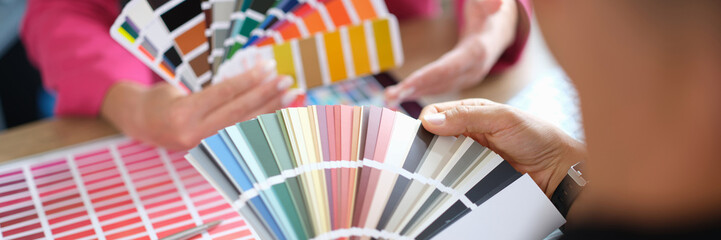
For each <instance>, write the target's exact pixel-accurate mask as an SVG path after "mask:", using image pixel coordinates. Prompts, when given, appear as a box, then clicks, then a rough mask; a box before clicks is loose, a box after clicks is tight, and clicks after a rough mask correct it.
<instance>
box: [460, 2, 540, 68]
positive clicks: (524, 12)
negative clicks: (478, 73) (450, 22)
mask: <svg viewBox="0 0 721 240" xmlns="http://www.w3.org/2000/svg"><path fill="white" fill-rule="evenodd" d="M465 1H466V0H456V16H458V19H457V20H458V26H459V27H463V13H464V11H463V5H464V4H465ZM516 2H517V3H518V6H519V8H518V26H517V28H516V39H515V40H514V41H513V43H511V45H510V46H509V47H508V48H506V51H505V52H503V54H501V57H499V58H498V61H497V62H496V64H495V65H493V67H492V68H491V71H490V72H489V74H495V73H500V72H503V71H505V70H506V69H508V68H509V67H511V66H513V65H514V64H515V63H516V62H517V61H518V59H519V58H520V57H521V53H523V48H524V47H525V46H526V41H527V40H528V34H529V32H530V29H531V28H530V27H531V16H532V15H531V14H532V13H533V5H531V0H516Z"/></svg>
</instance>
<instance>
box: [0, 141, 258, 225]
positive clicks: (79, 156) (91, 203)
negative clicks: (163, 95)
mask: <svg viewBox="0 0 721 240" xmlns="http://www.w3.org/2000/svg"><path fill="white" fill-rule="evenodd" d="M185 154H186V153H185V152H169V151H166V150H164V149H160V148H155V147H151V146H148V145H144V144H141V143H138V142H136V141H132V140H129V139H127V138H113V139H108V140H102V141H99V142H95V143H91V144H87V145H83V146H79V147H75V148H72V149H67V150H63V151H59V152H54V153H49V154H43V155H40V156H37V157H32V158H28V159H23V160H17V161H14V162H11V163H8V164H4V165H2V166H0V239H38V238H46V239H161V238H163V237H166V236H169V235H172V234H175V233H177V232H180V231H183V230H186V229H189V228H192V227H195V226H198V225H201V224H204V223H208V222H212V221H215V220H223V222H222V224H221V225H219V226H217V227H215V228H212V229H210V231H209V232H207V233H203V234H201V235H198V236H196V237H195V238H194V239H253V238H255V237H254V233H253V232H252V230H251V229H250V228H248V226H246V223H245V220H244V219H243V217H241V216H240V215H239V214H238V213H237V212H236V211H234V210H233V209H232V208H231V207H230V205H229V204H228V203H227V201H225V199H223V197H222V196H221V195H220V194H219V193H218V192H216V191H215V189H214V188H213V187H212V186H211V185H210V184H209V183H208V182H206V180H205V178H203V177H202V176H201V175H200V174H199V173H198V172H197V171H196V170H195V168H193V166H191V165H190V164H189V163H188V162H187V161H186V160H185V159H184V157H183V156H184V155H185Z"/></svg>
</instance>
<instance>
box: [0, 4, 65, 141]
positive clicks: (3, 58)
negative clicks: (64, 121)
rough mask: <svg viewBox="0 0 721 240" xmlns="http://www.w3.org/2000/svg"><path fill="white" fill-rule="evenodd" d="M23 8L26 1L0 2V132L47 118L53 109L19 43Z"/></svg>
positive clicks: (38, 77)
mask: <svg viewBox="0 0 721 240" xmlns="http://www.w3.org/2000/svg"><path fill="white" fill-rule="evenodd" d="M26 4H27V1H26V0H0V130H3V129H6V128H11V127H15V126H18V125H21V124H24V123H28V122H32V121H35V120H38V119H41V118H47V117H50V116H52V112H53V106H54V105H55V98H54V97H53V96H52V95H51V94H50V93H48V92H46V91H45V90H44V89H43V87H42V82H41V79H40V74H39V73H38V71H37V69H35V67H33V66H32V64H30V62H29V61H28V58H27V56H26V55H25V47H24V46H23V44H22V43H21V42H20V37H19V28H20V22H21V20H22V17H23V14H24V13H25V6H26Z"/></svg>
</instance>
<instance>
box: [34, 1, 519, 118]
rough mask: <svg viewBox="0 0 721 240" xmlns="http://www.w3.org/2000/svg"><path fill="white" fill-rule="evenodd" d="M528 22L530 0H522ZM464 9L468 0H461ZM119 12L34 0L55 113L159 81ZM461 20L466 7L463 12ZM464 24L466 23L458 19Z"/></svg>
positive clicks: (401, 5) (403, 7)
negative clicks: (118, 88) (128, 46)
mask: <svg viewBox="0 0 721 240" xmlns="http://www.w3.org/2000/svg"><path fill="white" fill-rule="evenodd" d="M517 1H519V3H521V5H523V7H524V8H523V9H524V10H525V13H526V15H523V16H522V17H521V18H522V19H525V21H528V19H530V18H529V16H530V13H531V8H530V2H529V1H530V0H517ZM386 2H387V4H388V9H389V10H390V11H391V12H392V13H394V14H395V15H396V16H398V18H399V19H404V18H412V17H432V16H435V14H437V13H438V12H439V9H440V8H439V6H438V3H437V1H436V0H386ZM456 2H457V4H456V6H457V9H462V6H463V2H464V0H457V1H456ZM119 13H120V4H119V1H118V0H82V1H78V0H52V1H49V0H29V1H28V7H27V12H26V14H25V19H24V20H23V25H22V27H21V38H22V40H23V43H24V44H25V46H26V48H27V52H28V57H29V58H30V60H31V61H32V62H33V63H34V64H35V66H36V67H37V68H38V69H39V70H40V72H41V74H42V78H43V83H44V85H45V87H46V88H48V89H50V90H52V91H54V92H55V93H56V94H57V103H56V106H55V113H56V114H57V115H60V116H67V115H83V116H96V115H98V113H99V112H100V108H101V106H102V103H103V99H104V97H105V94H106V93H107V91H108V89H110V86H112V85H113V84H114V83H116V82H119V81H135V82H138V83H141V84H145V85H150V84H152V83H154V82H156V81H158V80H159V77H157V76H156V75H155V74H154V73H153V72H152V71H151V70H150V69H148V68H147V67H146V66H145V65H144V64H143V63H142V62H140V60H138V59H136V58H135V57H134V56H133V55H132V54H130V53H129V52H128V51H127V50H125V49H124V48H123V47H122V46H120V45H119V44H118V43H116V42H115V41H114V40H113V39H112V38H111V37H110V34H109V29H110V26H111V25H112V24H113V21H114V20H115V18H116V17H117V16H118V14H119ZM459 13H460V14H458V16H459V19H461V20H462V19H463V18H462V13H463V11H459ZM459 22H460V23H461V24H462V22H461V21H459ZM528 25H529V24H528V23H525V24H519V26H525V27H519V29H518V34H517V37H516V41H515V42H514V44H513V45H512V46H511V47H509V48H508V49H507V50H506V52H505V53H504V54H503V56H502V57H501V58H500V59H499V61H498V63H496V65H495V66H494V67H493V69H492V73H493V72H498V71H501V70H503V69H506V68H507V67H509V66H511V65H512V64H513V63H515V62H516V60H517V59H518V57H519V56H520V54H521V51H522V49H523V47H524V45H525V43H526V39H527V37H528V27H527V26H528Z"/></svg>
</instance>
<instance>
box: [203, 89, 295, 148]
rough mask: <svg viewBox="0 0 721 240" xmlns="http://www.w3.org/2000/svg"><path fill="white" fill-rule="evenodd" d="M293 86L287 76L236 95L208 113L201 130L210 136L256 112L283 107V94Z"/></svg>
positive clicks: (248, 117) (250, 116) (246, 118)
mask: <svg viewBox="0 0 721 240" xmlns="http://www.w3.org/2000/svg"><path fill="white" fill-rule="evenodd" d="M292 84H293V79H292V78H291V77H289V76H280V77H276V78H275V79H273V80H272V81H271V82H269V83H267V84H261V85H258V86H256V87H254V88H251V89H248V91H246V92H244V93H242V94H240V95H238V96H237V97H236V98H234V99H232V100H231V101H228V102H226V103H224V104H223V105H222V106H220V107H218V108H217V109H216V110H214V111H212V112H210V113H209V114H208V115H207V117H206V118H205V119H204V120H203V121H202V123H201V124H202V126H201V128H202V129H205V130H206V131H208V132H209V133H210V134H212V133H213V132H215V131H217V130H218V129H221V128H223V127H226V126H228V125H231V124H233V123H236V122H239V121H244V120H248V119H250V118H252V117H255V115H253V113H256V112H270V111H272V110H276V109H280V108H281V107H283V104H284V102H283V100H284V94H283V93H284V92H286V89H288V88H289V87H290V86H291V85H292Z"/></svg>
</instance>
